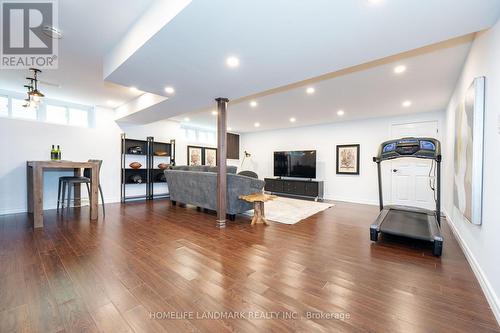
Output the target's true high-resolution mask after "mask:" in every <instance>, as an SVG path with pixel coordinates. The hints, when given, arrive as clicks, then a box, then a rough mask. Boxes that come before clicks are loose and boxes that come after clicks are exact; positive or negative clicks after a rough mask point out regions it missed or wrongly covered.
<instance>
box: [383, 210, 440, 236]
mask: <svg viewBox="0 0 500 333" xmlns="http://www.w3.org/2000/svg"><path fill="white" fill-rule="evenodd" d="M380 231H381V232H385V233H388V234H392V235H398V236H406V237H411V238H416V239H422V240H431V241H432V240H433V238H432V235H431V234H430V231H429V223H428V215H427V214H425V213H415V212H408V211H404V210H397V209H391V210H389V213H388V214H387V216H386V217H385V219H384V221H383V222H382V224H381V225H380Z"/></svg>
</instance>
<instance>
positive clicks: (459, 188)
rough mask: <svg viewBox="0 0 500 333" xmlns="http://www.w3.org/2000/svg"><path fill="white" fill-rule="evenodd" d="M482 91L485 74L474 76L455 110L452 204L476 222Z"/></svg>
mask: <svg viewBox="0 0 500 333" xmlns="http://www.w3.org/2000/svg"><path fill="white" fill-rule="evenodd" d="M484 92H485V77H484V76H481V77H477V78H475V79H474V81H473V82H472V83H471V85H470V86H469V88H468V89H467V91H466V92H465V96H464V97H463V100H462V101H460V102H459V103H458V105H457V109H456V111H455V170H454V177H453V179H454V181H453V205H454V206H455V207H457V209H458V211H459V212H460V214H461V215H462V216H463V217H464V219H465V220H466V221H468V222H469V223H472V224H476V225H480V224H481V223H482V216H481V207H482V204H483V198H482V193H483V138H484V111H485V98H484V97H485V96H484Z"/></svg>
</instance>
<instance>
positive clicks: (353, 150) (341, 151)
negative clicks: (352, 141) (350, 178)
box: [337, 145, 359, 175]
mask: <svg viewBox="0 0 500 333" xmlns="http://www.w3.org/2000/svg"><path fill="white" fill-rule="evenodd" d="M337 174H338V175H359V145H338V146H337Z"/></svg>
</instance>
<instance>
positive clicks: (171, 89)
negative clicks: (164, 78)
mask: <svg viewBox="0 0 500 333" xmlns="http://www.w3.org/2000/svg"><path fill="white" fill-rule="evenodd" d="M165 92H166V93H167V94H169V95H172V94H173V93H174V92H175V89H174V88H173V87H165Z"/></svg>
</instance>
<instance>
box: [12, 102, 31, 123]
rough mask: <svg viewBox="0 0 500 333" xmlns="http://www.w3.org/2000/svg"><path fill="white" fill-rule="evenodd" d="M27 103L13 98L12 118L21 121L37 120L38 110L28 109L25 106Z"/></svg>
mask: <svg viewBox="0 0 500 333" xmlns="http://www.w3.org/2000/svg"><path fill="white" fill-rule="evenodd" d="M25 103H26V101H25V100H24V99H17V98H12V113H11V117H12V118H19V119H30V120H36V119H37V110H36V109H35V108H26V107H24V106H23V105H24V104H25Z"/></svg>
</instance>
